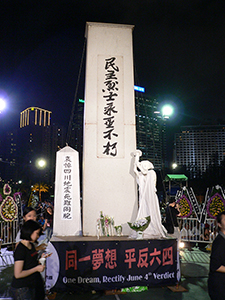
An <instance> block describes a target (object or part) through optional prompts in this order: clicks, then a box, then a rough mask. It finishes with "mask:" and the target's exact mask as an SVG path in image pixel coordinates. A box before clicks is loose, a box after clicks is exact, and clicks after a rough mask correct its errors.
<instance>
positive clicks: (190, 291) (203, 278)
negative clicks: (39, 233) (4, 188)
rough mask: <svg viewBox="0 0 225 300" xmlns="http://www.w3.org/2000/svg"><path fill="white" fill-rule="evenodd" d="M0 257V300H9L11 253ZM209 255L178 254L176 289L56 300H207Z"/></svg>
mask: <svg viewBox="0 0 225 300" xmlns="http://www.w3.org/2000/svg"><path fill="white" fill-rule="evenodd" d="M2 252H3V257H4V259H5V260H6V261H7V263H8V265H9V266H7V267H5V266H3V263H2V259H1V257H0V299H11V298H10V297H9V295H8V288H9V286H10V283H11V278H12V274H13V265H12V257H10V256H11V255H12V253H10V252H6V249H2ZM209 256H210V254H209V253H208V252H204V251H201V250H199V249H197V248H193V250H192V251H189V250H187V249H185V250H182V251H181V252H180V257H181V283H180V286H179V287H178V288H176V287H171V288H172V289H173V290H175V291H172V290H171V289H170V288H169V287H157V288H149V289H148V290H147V291H144V292H140V293H126V294H114V295H106V294H105V292H97V293H92V292H86V293H77V292H76V293H73V294H71V293H57V294H56V295H55V298H54V299H56V300H59V299H64V300H72V299H76V300H81V299H82V300H147V299H148V300H149V299H154V300H157V299H167V300H176V299H185V300H189V299H190V300H195V299H196V300H209V299H210V298H209V296H208V292H207V279H208V269H209ZM181 288H185V289H186V291H183V292H181V291H180V289H181Z"/></svg>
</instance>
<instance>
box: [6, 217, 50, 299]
mask: <svg viewBox="0 0 225 300" xmlns="http://www.w3.org/2000/svg"><path fill="white" fill-rule="evenodd" d="M41 233H42V228H41V226H40V225H39V224H38V223H37V222H36V221H34V220H28V221H27V222H25V223H24V224H23V226H22V227H21V236H20V237H21V241H20V242H19V244H18V245H17V247H16V250H15V252H14V276H13V280H12V284H11V289H10V292H11V295H12V297H13V299H14V300H17V299H19V300H23V299H30V300H43V299H45V290H44V282H43V279H42V277H41V274H40V273H41V272H43V271H44V269H45V265H41V264H39V262H38V253H37V251H36V249H35V247H34V244H33V243H34V242H36V240H37V239H38V238H39V236H40V234H41ZM42 257H45V254H43V255H42Z"/></svg>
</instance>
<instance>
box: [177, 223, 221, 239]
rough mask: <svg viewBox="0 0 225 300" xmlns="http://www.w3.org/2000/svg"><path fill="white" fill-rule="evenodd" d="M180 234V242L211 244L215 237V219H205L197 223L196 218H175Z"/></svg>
mask: <svg viewBox="0 0 225 300" xmlns="http://www.w3.org/2000/svg"><path fill="white" fill-rule="evenodd" d="M177 219H178V224H179V228H180V233H181V241H183V242H186V241H189V242H196V243H200V242H201V243H208V244H209V243H212V242H213V240H214V238H215V237H216V235H217V226H216V220H215V219H206V222H205V223H204V224H203V223H199V222H198V219H197V218H177Z"/></svg>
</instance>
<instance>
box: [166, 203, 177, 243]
mask: <svg viewBox="0 0 225 300" xmlns="http://www.w3.org/2000/svg"><path fill="white" fill-rule="evenodd" d="M179 215H180V211H179V207H178V205H177V204H176V201H175V199H174V198H170V200H169V205H168V206H167V208H166V229H167V232H168V235H170V236H172V237H174V238H177V239H178V241H179V240H180V230H179V227H178V222H177V217H178V216H179Z"/></svg>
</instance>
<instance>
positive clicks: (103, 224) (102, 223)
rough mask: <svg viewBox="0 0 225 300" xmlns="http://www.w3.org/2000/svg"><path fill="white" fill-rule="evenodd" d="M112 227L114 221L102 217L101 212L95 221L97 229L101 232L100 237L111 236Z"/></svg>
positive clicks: (111, 218)
mask: <svg viewBox="0 0 225 300" xmlns="http://www.w3.org/2000/svg"><path fill="white" fill-rule="evenodd" d="M113 226H114V219H113V217H109V216H107V215H103V212H102V211H101V212H100V218H99V219H98V220H97V228H98V230H101V235H102V236H111V235H113Z"/></svg>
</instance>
